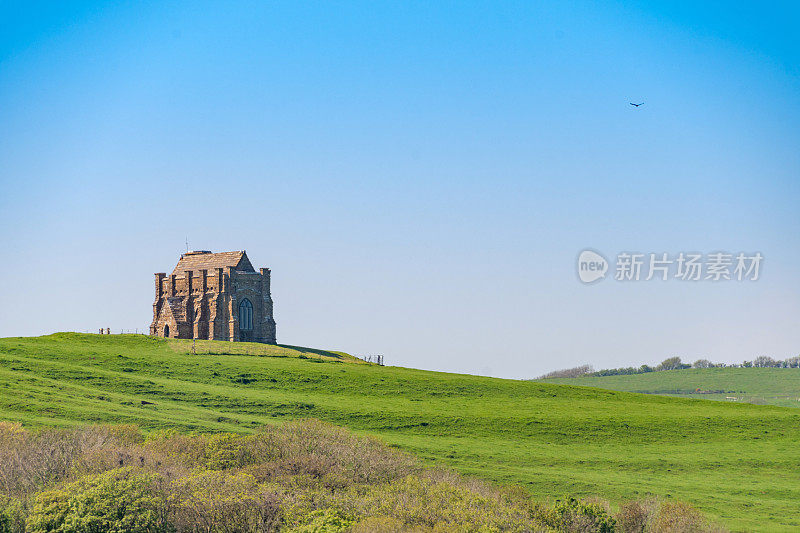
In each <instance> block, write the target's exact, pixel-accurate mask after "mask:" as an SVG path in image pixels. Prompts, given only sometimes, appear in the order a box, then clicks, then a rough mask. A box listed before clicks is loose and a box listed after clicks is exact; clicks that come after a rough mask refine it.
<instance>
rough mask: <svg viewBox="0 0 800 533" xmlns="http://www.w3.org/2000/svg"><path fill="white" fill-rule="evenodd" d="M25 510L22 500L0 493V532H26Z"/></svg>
mask: <svg viewBox="0 0 800 533" xmlns="http://www.w3.org/2000/svg"><path fill="white" fill-rule="evenodd" d="M24 532H25V511H24V509H23V507H22V502H20V501H19V500H17V499H16V498H11V497H9V496H3V495H2V494H0V533H24Z"/></svg>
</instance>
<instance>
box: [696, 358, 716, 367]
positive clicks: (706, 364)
mask: <svg viewBox="0 0 800 533" xmlns="http://www.w3.org/2000/svg"><path fill="white" fill-rule="evenodd" d="M713 366H714V363H712V362H711V361H709V360H708V359H698V360H697V361H695V362H694V363H692V368H712V367H713Z"/></svg>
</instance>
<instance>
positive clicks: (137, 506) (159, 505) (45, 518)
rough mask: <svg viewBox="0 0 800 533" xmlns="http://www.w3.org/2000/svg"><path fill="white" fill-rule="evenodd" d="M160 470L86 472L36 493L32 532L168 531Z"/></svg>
mask: <svg viewBox="0 0 800 533" xmlns="http://www.w3.org/2000/svg"><path fill="white" fill-rule="evenodd" d="M165 512H166V500H165V498H164V491H163V489H162V487H161V480H160V479H159V476H157V475H156V474H150V473H146V472H143V471H140V470H136V469H134V468H132V467H125V468H119V469H116V470H111V471H108V472H104V473H102V474H99V475H95V476H87V477H84V478H82V479H80V480H78V481H76V482H73V483H70V484H68V485H65V486H64V487H63V488H62V489H56V490H49V491H46V492H42V493H39V494H37V495H36V498H35V500H34V504H33V509H32V510H31V514H30V516H29V517H28V523H27V526H28V529H27V531H28V532H29V533H45V532H58V533H100V532H108V533H149V532H156V531H165V530H168V527H167V524H166V521H165V519H164V515H165Z"/></svg>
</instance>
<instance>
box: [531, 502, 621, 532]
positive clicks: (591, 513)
mask: <svg viewBox="0 0 800 533" xmlns="http://www.w3.org/2000/svg"><path fill="white" fill-rule="evenodd" d="M541 518H542V521H543V522H545V523H546V524H547V525H548V526H550V527H552V528H554V529H556V530H557V531H564V532H569V533H572V532H580V533H613V532H614V529H615V526H616V522H615V520H614V518H613V517H611V516H610V515H609V514H608V510H607V509H606V508H605V507H603V506H602V505H600V504H599V503H593V502H586V501H583V500H579V499H577V498H567V499H566V500H563V501H559V502H556V504H555V506H553V508H552V509H550V510H549V511H546V512H545V513H543V516H541Z"/></svg>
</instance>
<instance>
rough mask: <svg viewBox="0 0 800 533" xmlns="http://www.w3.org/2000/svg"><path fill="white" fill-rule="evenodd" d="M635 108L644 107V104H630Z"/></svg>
mask: <svg viewBox="0 0 800 533" xmlns="http://www.w3.org/2000/svg"><path fill="white" fill-rule="evenodd" d="M629 103H630V104H631V105H632V106H633V107H639V106H640V105H644V102H642V103H641V104H634V103H633V102H629Z"/></svg>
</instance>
